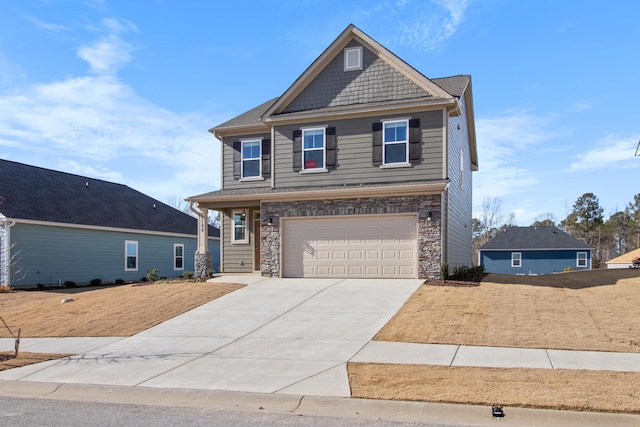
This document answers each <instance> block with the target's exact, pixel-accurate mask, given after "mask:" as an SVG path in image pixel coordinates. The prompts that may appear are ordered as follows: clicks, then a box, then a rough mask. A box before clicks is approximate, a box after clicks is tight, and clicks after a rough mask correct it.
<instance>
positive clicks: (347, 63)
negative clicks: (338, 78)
mask: <svg viewBox="0 0 640 427" xmlns="http://www.w3.org/2000/svg"><path fill="white" fill-rule="evenodd" d="M353 70H362V46H354V47H348V48H346V49H345V50H344V71H353Z"/></svg>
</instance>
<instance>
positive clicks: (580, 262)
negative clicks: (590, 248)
mask: <svg viewBox="0 0 640 427" xmlns="http://www.w3.org/2000/svg"><path fill="white" fill-rule="evenodd" d="M576 266H578V267H583V268H584V267H586V266H587V253H586V252H578V254H577V259H576Z"/></svg>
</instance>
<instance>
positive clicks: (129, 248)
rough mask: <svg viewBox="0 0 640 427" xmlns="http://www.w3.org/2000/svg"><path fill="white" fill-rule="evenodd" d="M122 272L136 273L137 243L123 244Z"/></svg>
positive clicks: (131, 241)
mask: <svg viewBox="0 0 640 427" xmlns="http://www.w3.org/2000/svg"><path fill="white" fill-rule="evenodd" d="M124 271H138V242H136V241H134V240H125V242H124Z"/></svg>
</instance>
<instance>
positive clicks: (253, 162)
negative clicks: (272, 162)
mask: <svg viewBox="0 0 640 427" xmlns="http://www.w3.org/2000/svg"><path fill="white" fill-rule="evenodd" d="M241 144H242V148H241V150H240V152H241V154H242V176H241V177H242V178H243V179H246V178H260V177H261V176H262V171H261V168H262V141H261V140H249V141H241Z"/></svg>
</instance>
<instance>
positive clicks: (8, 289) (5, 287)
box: [0, 285, 13, 294]
mask: <svg viewBox="0 0 640 427" xmlns="http://www.w3.org/2000/svg"><path fill="white" fill-rule="evenodd" d="M12 290H13V288H12V287H11V286H9V285H2V286H0V294H2V293H7V292H11V291H12Z"/></svg>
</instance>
